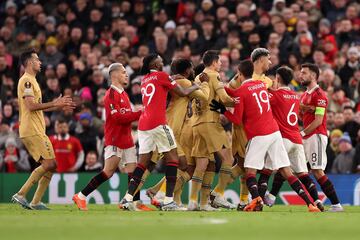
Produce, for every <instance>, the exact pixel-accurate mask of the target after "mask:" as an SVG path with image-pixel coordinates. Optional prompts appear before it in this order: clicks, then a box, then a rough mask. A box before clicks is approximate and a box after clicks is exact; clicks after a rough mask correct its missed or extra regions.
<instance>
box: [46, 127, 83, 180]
mask: <svg viewBox="0 0 360 240" xmlns="http://www.w3.org/2000/svg"><path fill="white" fill-rule="evenodd" d="M50 142H51V143H52V145H53V148H54V152H55V157H56V162H57V172H59V173H63V172H67V171H69V169H70V168H72V167H73V166H74V165H75V163H76V160H77V157H78V154H79V153H80V152H81V151H82V150H83V148H82V146H81V143H80V141H79V139H77V138H76V137H73V136H70V135H69V134H68V135H66V137H64V138H61V137H60V136H58V135H54V136H51V137H50Z"/></svg>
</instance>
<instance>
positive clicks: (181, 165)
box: [179, 157, 188, 172]
mask: <svg viewBox="0 0 360 240" xmlns="http://www.w3.org/2000/svg"><path fill="white" fill-rule="evenodd" d="M187 168H188V165H187V162H186V158H185V157H179V169H180V170H181V171H184V172H185V171H186V170H187Z"/></svg>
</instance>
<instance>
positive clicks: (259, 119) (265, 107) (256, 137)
mask: <svg viewBox="0 0 360 240" xmlns="http://www.w3.org/2000/svg"><path fill="white" fill-rule="evenodd" d="M253 68H254V67H253V64H252V62H251V61H248V60H245V61H242V62H241V63H240V66H239V70H240V73H239V74H240V75H243V76H244V77H243V78H242V79H243V82H242V85H241V86H240V88H238V89H236V90H231V89H229V88H227V89H226V90H227V92H228V93H229V95H230V96H232V97H234V98H236V99H237V101H236V103H235V109H234V113H231V112H229V111H227V110H226V108H225V106H224V105H223V104H221V103H220V102H218V101H216V100H213V101H212V103H211V110H212V111H217V112H221V113H223V114H224V115H225V116H226V117H227V118H228V119H229V120H230V121H231V122H233V123H235V124H241V123H243V124H244V128H245V132H246V135H247V137H248V139H249V143H248V146H247V149H246V155H245V163H244V167H245V171H246V184H247V187H248V189H249V191H250V193H251V196H252V199H253V200H252V201H251V203H250V204H249V205H247V206H246V207H245V208H244V211H262V208H263V201H262V198H261V197H260V196H259V192H258V184H257V181H256V172H257V170H261V169H263V168H264V166H265V167H266V168H268V169H279V171H280V173H281V174H282V175H283V177H284V178H285V179H287V181H288V182H289V184H290V186H291V187H292V189H293V190H294V191H295V192H296V193H297V194H298V195H299V196H300V197H301V198H302V199H303V200H304V201H305V202H306V204H307V205H308V210H309V211H310V212H319V211H320V210H319V209H318V208H317V207H316V206H314V205H313V203H312V202H311V201H310V199H309V197H308V195H307V193H306V192H305V190H304V189H303V187H302V185H301V183H300V181H299V180H298V179H297V178H296V177H295V176H294V175H293V174H292V172H291V169H290V161H289V158H288V156H287V153H286V150H285V147H284V144H283V141H282V137H281V134H280V132H279V127H278V125H277V123H276V121H275V119H274V117H273V114H272V111H271V106H270V101H269V96H268V92H267V89H266V85H265V84H264V83H263V82H262V81H259V80H252V79H251V76H252V73H253ZM267 155H268V156H269V159H268V161H266V162H265V157H266V156H267Z"/></svg>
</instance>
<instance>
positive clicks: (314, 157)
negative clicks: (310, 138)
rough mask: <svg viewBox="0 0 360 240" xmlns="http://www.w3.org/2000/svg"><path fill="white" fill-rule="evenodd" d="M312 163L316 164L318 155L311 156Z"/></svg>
mask: <svg viewBox="0 0 360 240" xmlns="http://www.w3.org/2000/svg"><path fill="white" fill-rule="evenodd" d="M311 161H312V162H316V161H317V154H316V153H312V154H311Z"/></svg>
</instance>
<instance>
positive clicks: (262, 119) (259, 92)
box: [227, 79, 279, 139]
mask: <svg viewBox="0 0 360 240" xmlns="http://www.w3.org/2000/svg"><path fill="white" fill-rule="evenodd" d="M229 94H230V95H232V96H233V97H235V98H236V97H239V98H238V99H237V100H238V102H237V103H236V104H235V112H234V116H235V117H236V118H237V121H235V123H236V124H240V123H241V122H243V124H244V128H245V132H246V135H247V137H248V139H251V138H253V137H255V136H265V135H268V134H271V133H274V132H276V131H278V130H279V128H278V125H277V123H276V121H275V119H274V117H273V114H272V111H271V106H270V101H269V95H268V92H267V89H266V85H265V84H264V83H263V82H262V81H259V80H255V81H254V80H251V79H250V80H246V81H244V82H243V84H242V85H241V87H240V88H238V89H237V90H235V91H234V92H233V94H231V93H230V92H229ZM227 117H228V116H227Z"/></svg>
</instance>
